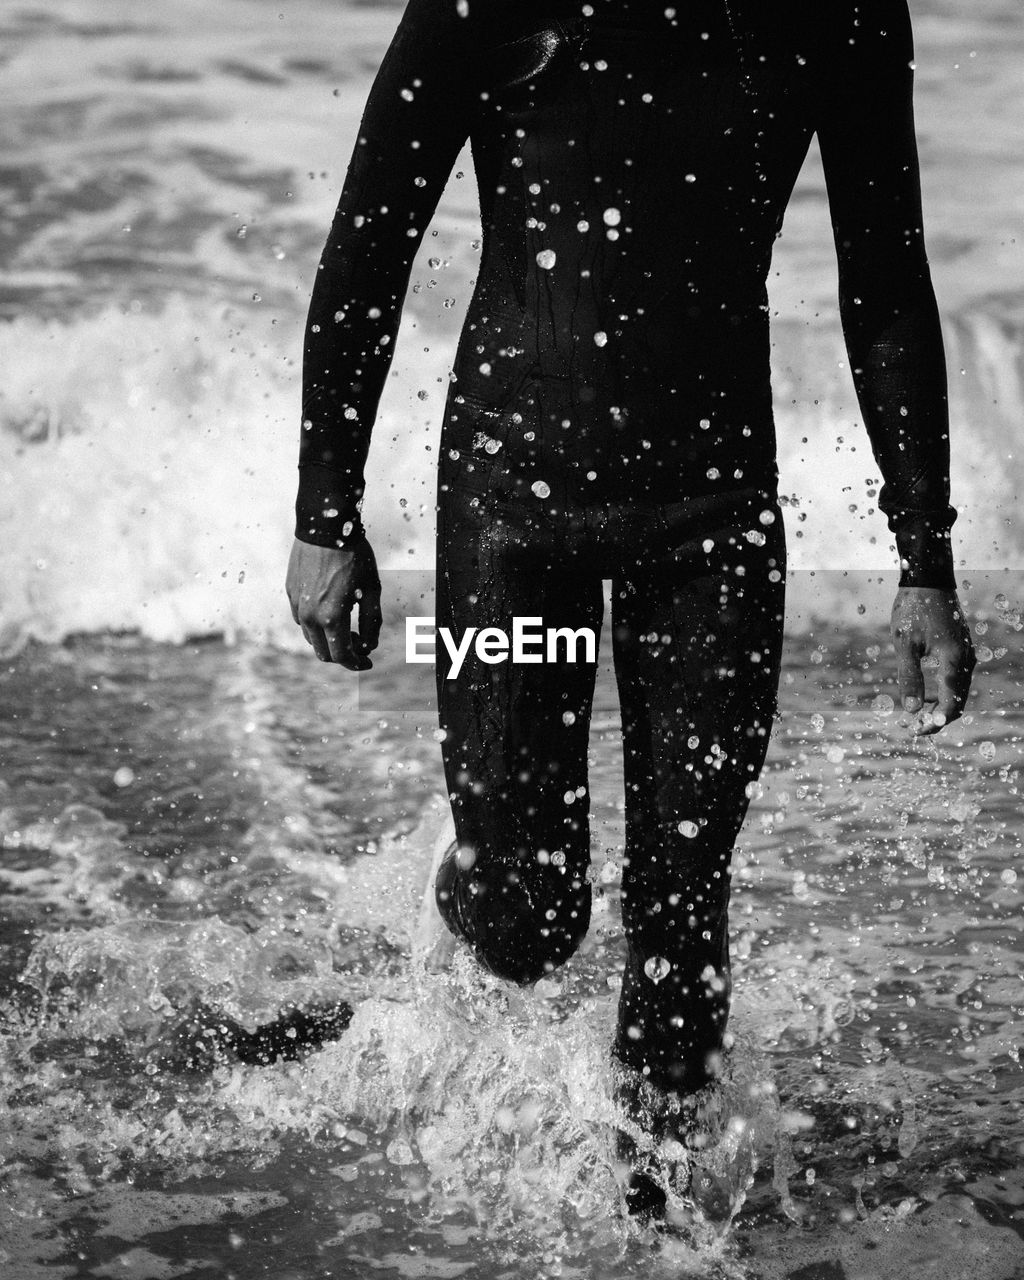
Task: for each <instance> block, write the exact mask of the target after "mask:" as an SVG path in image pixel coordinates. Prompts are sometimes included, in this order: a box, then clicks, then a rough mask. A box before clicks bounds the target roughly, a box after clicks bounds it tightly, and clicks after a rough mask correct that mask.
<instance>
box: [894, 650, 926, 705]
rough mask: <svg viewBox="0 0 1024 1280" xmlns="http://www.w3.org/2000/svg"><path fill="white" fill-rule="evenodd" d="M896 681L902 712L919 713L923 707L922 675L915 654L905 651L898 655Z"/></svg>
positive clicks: (919, 663)
mask: <svg viewBox="0 0 1024 1280" xmlns="http://www.w3.org/2000/svg"><path fill="white" fill-rule="evenodd" d="M897 679H898V681H899V688H900V696H901V698H902V701H903V709H904V711H919V710H920V709H921V708H922V707H923V706H924V675H923V674H922V671H921V659H920V658H919V657H918V656H917V654H914V653H910V652H908V651H907V650H906V649H904V650H903V651H902V652H901V653H900V654H899V663H898V676H897Z"/></svg>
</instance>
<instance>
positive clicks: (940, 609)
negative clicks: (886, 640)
mask: <svg viewBox="0 0 1024 1280" xmlns="http://www.w3.org/2000/svg"><path fill="white" fill-rule="evenodd" d="M890 633H891V635H892V643H893V646H894V647H895V649H896V658H897V662H898V664H899V672H898V680H899V689H900V700H901V703H902V706H903V709H904V711H907V712H909V713H911V714H912V715H914V714H916V716H917V718H916V720H915V721H914V723H913V726H912V732H913V733H914V735H915V736H919V735H922V734H927V733H938V731H939V730H940V729H941V728H942V727H943V726H944V725H947V724H949V723H950V721H951V720H956V719H958V718H959V717H960V715H961V713H962V712H963V709H964V705H965V704H966V702H967V695H968V693H969V691H970V688H971V673H972V672H973V671H974V667H975V664H976V662H977V657H976V655H975V652H974V644H973V643H972V641H971V632H970V628H969V627H968V625H967V619H966V615H965V614H964V610H963V606H962V605H961V604H960V601H959V600H958V599H957V594H956V592H955V591H950V590H946V589H944V588H939V587H901V588H900V589H899V591H898V592H897V593H896V600H895V603H894V604H893V607H892V620H891V623H890ZM922 658H926V659H931V661H930V662H927V663H925V665H926V666H933V667H935V677H936V680H937V686H938V689H937V696H936V697H935V698H933V699H929V701H930V702H933V703H934V704H935V705H934V706H933V707H931V708H928V707H926V705H925V698H926V695H925V686H924V672H923V671H922V663H921V659H922Z"/></svg>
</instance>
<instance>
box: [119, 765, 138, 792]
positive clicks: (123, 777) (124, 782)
mask: <svg viewBox="0 0 1024 1280" xmlns="http://www.w3.org/2000/svg"><path fill="white" fill-rule="evenodd" d="M134 781H135V770H134V769H129V768H128V766H127V765H126V764H123V765H122V766H121V768H120V769H117V770H116V771H115V772H114V786H115V787H130V786H131V785H132V783H133V782H134Z"/></svg>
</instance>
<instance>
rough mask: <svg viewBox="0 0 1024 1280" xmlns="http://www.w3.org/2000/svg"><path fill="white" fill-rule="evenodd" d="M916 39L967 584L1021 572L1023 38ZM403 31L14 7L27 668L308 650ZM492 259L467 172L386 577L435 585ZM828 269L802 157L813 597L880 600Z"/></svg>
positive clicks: (16, 290)
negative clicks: (318, 304)
mask: <svg viewBox="0 0 1024 1280" xmlns="http://www.w3.org/2000/svg"><path fill="white" fill-rule="evenodd" d="M912 9H913V13H914V17H915V22H916V39H917V63H918V71H917V116H918V127H919V133H920V144H921V155H922V165H923V186H924V198H925V216H926V220H927V221H926V234H927V242H928V246H929V254H930V258H931V262H932V269H933V276H934V280H935V286H936V292H937V296H938V298H939V302H940V308H941V310H942V312H943V316H944V325H945V333H946V340H947V355H948V363H949V378H950V388H951V407H952V417H953V446H954V466H953V485H954V501H955V503H956V505H957V506H958V508H959V509H960V518H959V520H958V522H957V525H956V527H955V530H954V536H955V540H956V552H957V557H958V560H959V561H960V562H961V564H962V565H963V566H964V567H965V568H967V569H970V570H976V571H979V570H1001V569H1005V568H1011V569H1020V568H1024V556H1022V545H1021V533H1020V529H1019V527H1018V525H1017V522H1016V519H1015V515H1016V508H1017V500H1018V496H1019V494H1020V493H1021V491H1022V486H1024V474H1022V462H1021V458H1020V450H1019V447H1018V436H1019V423H1020V421H1021V413H1022V410H1024V389H1022V382H1021V369H1022V365H1021V360H1020V348H1021V332H1022V325H1024V310H1022V296H1024V295H1022V284H1024V270H1022V246H1021V236H1020V226H1019V222H1020V219H1019V211H1020V208H1021V205H1022V203H1024V165H1022V164H1021V161H1020V156H1021V154H1022V147H1024V126H1022V125H1021V119H1022V113H1021V111H1020V100H1021V92H1022V91H1021V86H1020V74H1019V68H1020V62H1021V57H1022V56H1024V30H1022V28H1021V26H1020V23H1019V21H1018V14H1017V8H1016V5H1015V2H1014V0H972V4H971V5H970V6H969V7H967V6H963V5H959V4H953V3H952V2H951V0H915V2H914V4H913V5H912ZM398 12H399V11H398V9H397V8H396V7H395V6H393V5H380V4H366V3H363V4H356V3H351V2H349V0H331V2H330V3H328V2H327V0H302V3H296V2H295V0H292V2H291V3H289V4H287V5H286V4H284V3H279V4H274V3H271V2H270V0H231V2H230V3H226V4H221V5H210V4H207V3H200V0H168V3H166V4H163V5H161V6H159V8H157V9H152V10H150V9H147V10H146V11H145V12H143V10H142V9H141V8H140V6H139V5H138V4H137V3H134V2H133V0H47V3H46V4H45V5H42V4H40V5H35V6H33V5H31V4H29V3H27V2H26V3H25V4H19V3H17V0H12V3H10V4H8V5H6V6H5V7H4V10H3V13H2V15H0V32H2V35H3V42H4V46H3V47H4V55H3V56H4V66H3V74H4V100H5V110H4V113H3V120H2V121H0V166H2V169H3V172H4V175H5V179H6V183H5V187H6V189H7V191H8V198H7V200H6V202H5V209H4V219H3V224H2V229H0V237H2V244H3V249H4V252H3V253H2V254H0V315H2V316H3V317H4V319H5V320H6V323H4V324H2V325H0V359H2V361H3V367H4V379H3V383H2V386H0V449H2V451H3V455H2V461H3V466H2V468H0V482H2V484H3V489H2V490H0V493H2V498H0V535H2V536H0V611H2V627H3V633H2V635H0V641H2V646H3V648H5V649H6V650H8V651H13V650H16V649H17V647H18V646H19V645H20V644H22V643H24V641H25V640H26V639H27V638H29V637H35V638H37V639H43V640H55V639H59V638H60V637H62V636H63V635H66V634H68V633H69V632H72V633H73V632H77V631H94V630H96V629H98V628H104V627H107V628H116V629H125V628H133V629H137V630H138V631H140V632H141V633H142V634H143V635H146V636H148V637H150V638H152V639H156V640H181V639H183V638H185V637H186V636H189V635H203V634H209V633H210V632H222V633H225V634H227V635H229V636H231V635H236V634H239V633H243V632H244V633H245V634H246V635H249V636H251V637H254V638H257V639H260V640H272V641H274V642H275V643H279V644H294V643H300V644H301V638H300V639H299V640H298V642H296V635H297V632H296V630H295V628H294V626H293V624H292V621H291V617H290V614H289V611H288V607H287V604H286V602H285V600H284V597H283V594H282V591H281V577H282V568H281V566H282V564H283V563H284V561H285V559H286V557H287V551H288V545H289V540H290V536H291V523H292V516H291V504H292V501H293V497H294V482H295V475H294V465H295V454H296V447H297V438H298V432H299V415H298V410H297V404H298V393H299V362H300V356H301V341H302V322H303V319H304V314H305V305H306V301H307V299H308V293H309V288H310V285H311V281H312V278H313V274H314V272H315V270H316V264H317V260H318V257H319V252H320V248H321V246H322V243H323V240H324V238H325V236H326V230H327V226H328V224H329V220H330V216H331V213H332V211H333V207H334V203H335V201H336V199H337V194H338V191H339V188H340V184H341V182H342V179H343V177H344V172H345V168H346V166H347V164H348V159H349V154H350V151H351V147H352V145H353V142H354V135H355V129H356V125H357V122H358V117H359V113H360V111H361V109H362V104H363V101H364V99H365V94H366V91H367V89H368V85H369V79H370V77H371V76H372V74H373V72H374V69H375V68H376V66H377V64H378V62H379V59H380V57H381V55H382V53H383V50H384V48H385V47H386V44H387V40H388V39H389V37H390V33H391V32H392V31H393V29H394V26H395V24H396V22H397V19H398ZM478 248H479V226H478V223H477V213H476V208H475V192H474V184H473V175H472V168H471V164H470V159H469V156H468V154H465V155H464V156H463V157H462V158H461V159H460V161H459V162H458V163H457V164H456V167H455V171H454V173H453V176H452V179H451V181H450V183H449V187H448V191H447V193H446V195H445V197H444V200H443V202H442V206H441V208H440V210H439V212H438V216H437V218H436V220H435V224H434V226H433V228H432V230H431V232H430V233H429V235H428V236H427V238H426V240H425V243H424V246H423V253H422V255H421V257H420V259H419V262H418V264H417V266H416V267H415V268H414V271H413V280H412V287H411V292H410V294H409V299H408V304H407V309H406V315H405V327H404V329H403V331H402V334H401V336H400V339H399V342H398V346H397V349H396V355H395V363H394V367H393V377H392V378H391V379H390V380H389V385H388V387H387V390H386V392H385V396H384V401H383V404H382V410H381V416H380V419H379V423H378V426H377V429H376V438H375V442H374V449H373V451H372V453H371V469H370V477H369V490H368V496H367V500H366V511H365V517H366V520H367V523H368V526H369V528H370V529H371V531H372V536H373V539H374V543H375V546H376V548H377V550H378V552H379V555H380V558H381V560H382V562H383V563H384V564H385V565H386V566H387V567H388V568H389V569H393V570H398V569H412V568H430V567H431V565H432V553H431V546H432V538H433V518H434V513H433V503H434V490H433V465H434V460H435V458H436V445H437V436H438V431H439V425H440V418H441V411H442V406H443V401H444V394H445V390H446V387H447V373H448V368H449V362H450V359H451V357H452V355H453V352H454V343H455V339H456V336H457V333H458V329H459V326H460V325H461V318H462V315H463V314H464V310H465V306H466V304H467V303H468V300H469V293H470V289H471V281H472V279H473V276H474V273H475V268H476V263H477V261H478ZM431 259H436V260H438V261H439V262H440V265H439V266H438V267H436V268H432V267H430V265H429V261H430V260H431ZM834 259H835V253H834V249H833V247H832V243H831V229H830V224H829V220H828V213H827V205H826V201H825V194H824V184H823V181H822V177H821V172H820V165H819V164H818V163H817V161H816V158H815V156H812V157H811V159H810V160H809V161H808V164H807V166H806V168H805V171H804V173H803V175H802V176H801V179H800V183H799V185H798V188H797V190H796V192H795V193H794V197H793V200H792V203H791V205H790V209H789V211H788V213H787V220H786V225H785V228H784V233H783V236H782V238H781V240H780V241H779V243H778V245H777V249H776V257H775V263H774V267H773V274H772V277H771V295H770V296H771V302H772V308H773V313H774V314H773V342H774V355H773V362H774V363H773V367H774V385H775V391H776V403H777V416H778V434H779V439H780V468H781V473H782V492H783V493H785V494H786V495H787V498H788V499H789V500H790V502H791V504H792V511H791V515H792V519H791V524H792V536H791V539H790V540H791V544H792V567H793V568H794V569H795V570H797V571H798V574H799V575H803V574H804V573H809V572H811V571H819V570H828V571H835V572H836V573H841V572H842V571H844V570H858V571H859V570H864V571H867V570H872V571H879V572H880V573H882V574H884V575H889V577H888V578H887V579H886V581H887V582H891V581H892V576H891V575H892V574H893V571H894V567H895V565H896V556H895V551H894V548H893V545H892V539H891V537H890V535H889V533H888V530H887V529H886V526H885V522H884V520H883V519H882V518H881V517H880V515H879V514H878V512H877V510H876V509H875V507H874V503H873V501H872V498H871V497H870V496H868V490H869V489H871V488H873V487H874V486H873V485H872V484H871V483H870V482H872V481H877V479H878V477H877V475H876V468H875V464H874V462H873V460H872V458H871V454H870V450H869V448H868V442H867V436H866V433H865V431H864V429H863V426H862V424H861V423H860V421H859V412H858V409H857V406H856V402H855V397H854V394H853V389H852V386H851V384H850V381H849V373H848V370H847V369H846V363H845V361H846V357H845V351H844V349H843V344H842V337H841V332H840V330H839V323H838V316H837V304H836V285H835V265H834ZM420 393H425V398H424V399H422V400H421V399H420V398H419V395H420ZM856 594H857V593H856V592H855V591H849V590H847V591H846V592H845V593H844V592H842V591H841V590H839V594H838V595H837V594H836V590H835V589H834V588H833V586H831V585H827V584H825V583H822V582H819V583H816V584H811V587H810V588H809V598H808V602H807V606H806V608H805V607H804V606H803V605H802V604H801V605H800V607H799V608H797V609H796V610H795V612H794V614H793V625H794V626H801V625H809V623H810V619H812V618H813V617H814V616H815V615H817V616H819V617H830V616H833V614H834V613H835V612H836V609H837V608H838V609H839V610H840V612H845V613H847V614H849V613H850V612H851V611H852V609H853V608H854V607H855V603H854V602H855V600H856Z"/></svg>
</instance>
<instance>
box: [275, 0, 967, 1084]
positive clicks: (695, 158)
mask: <svg viewBox="0 0 1024 1280" xmlns="http://www.w3.org/2000/svg"><path fill="white" fill-rule="evenodd" d="M912 56H913V50H912V39H911V31H910V21H909V16H908V12H907V7H906V0H857V2H855V0H827V3H825V2H823V0H686V3H685V4H684V3H677V4H675V5H671V4H666V3H664V0H590V3H588V4H586V3H580V2H579V0H571V2H569V0H566V2H563V0H544V2H543V3H538V2H536V0H409V3H408V5H407V8H406V11H405V14H404V17H403V19H402V22H401V25H400V27H399V29H398V33H397V35H396V37H395V39H394V41H393V43H392V45H391V47H390V49H389V50H388V53H387V55H386V57H385V59H384V62H383V65H382V67H381V69H380V73H379V75H378V77H377V79H376V81H375V83H374V86H373V89H372V92H371V95H370V98H369V101H368V103H367V107H366V111H365V114H364V116H363V119H362V123H361V125H360V129H359V139H358V143H357V146H356V149H355V153H354V156H353V159H352V163H351V166H350V168H349V172H348V177H347V179H346V182H345V187H344V190H343V193H342V196H341V201H340V204H339V206H338V212H337V215H336V217H335V220H334V224H333V226H332V229H331V233H330V236H329V239H328V243H327V246H326V249H325V251H324V255H323V259H322V262H321V269H320V272H319V275H318V277H317V281H316V285H315V288H314V292H313V298H312V302H311V306H310V313H309V324H308V329H307V335H306V348H305V364H304V396H303V418H304V421H303V431H302V443H301V456H300V476H301V483H300V493H299V500H298V504H297V516H298V522H297V528H296V535H297V537H299V538H300V539H302V540H305V541H307V542H312V543H317V544H319V545H323V546H336V545H341V544H344V543H345V542H348V541H351V540H353V539H358V538H361V537H362V536H364V535H363V532H362V527H361V524H360V522H359V514H358V502H359V499H360V498H361V496H362V492H363V484H364V481H363V467H364V463H365V459H366V454H367V449H368V445H369V438H370V431H371V427H372V424H373V420H374V416H375V413H376V409H377V403H378V400H379V397H380V393H381V390H382V388H383V385H384V380H385V377H386V374H387V371H388V367H389V364H390V360H391V356H392V353H393V350H394V345H395V335H396V332H397V327H398V321H399V315H400V312H401V309H402V303H403V299H404V295H405V291H406V286H407V283H408V279H409V273H410V269H411V264H412V260H413V257H414V254H415V252H416V250H417V248H418V246H419V243H420V241H421V239H422V237H423V234H424V231H425V230H426V227H427V224H428V222H429V220H430V217H431V215H432V213H433V211H434V208H435V205H436V203H437V200H438V198H439V196H440V194H441V191H442V190H443V187H444V185H445V182H446V180H447V178H448V176H449V172H450V170H451V167H452V164H453V162H454V160H455V157H456V155H457V153H458V151H459V150H460V148H461V146H462V144H463V143H464V141H465V140H466V138H467V137H469V138H470V139H471V141H472V148H473V158H474V165H475V169H476V176H477V180H478V183H479V191H480V204H481V213H482V223H483V232H484V240H483V254H482V260H481V264H480V271H479V277H478V281H477V284H476V289H475V292H474V294H473V298H472V301H471V303H470V306H469V311H468V315H467V318H466V322H465V326H464V329H463V332H462V335H461V339H460V343H459V348H458V353H457V356H456V361H455V366H454V374H455V379H454V381H453V382H452V385H451V387H450V391H449V395H448V400H447V405H446V409H445V418H444V423H443V431H442V441H441V458H440V467H439V489H438V511H439V516H438V578H437V592H438V598H437V606H436V614H437V621H438V625H445V626H448V627H450V628H451V629H452V630H453V631H455V632H457V633H459V634H461V633H462V632H463V630H464V629H465V628H466V627H469V626H477V627H483V626H499V627H501V628H502V629H503V630H505V631H511V629H512V626H511V619H512V617H514V616H517V615H519V616H539V617H542V619H543V623H544V625H545V626H571V627H572V628H574V629H575V628H579V627H584V626H591V627H595V628H597V627H599V625H600V616H601V611H602V586H601V584H602V579H603V578H611V579H612V599H613V627H612V643H613V652H614V659H615V666H616V674H617V678H618V682H619V689H620V697H621V703H622V716H623V731H624V742H625V770H626V839H627V843H626V863H625V870H624V879H623V911H624V921H625V928H626V935H627V941H628V948H629V958H628V962H627V967H626V972H625V975H624V980H623V988H622V996H621V1006H620V1019H619V1030H618V1035H617V1039H616V1046H615V1050H616V1053H617V1055H618V1056H619V1058H621V1059H622V1061H623V1062H625V1063H627V1064H629V1065H632V1066H633V1067H635V1068H637V1069H639V1070H643V1071H644V1072H645V1073H646V1074H649V1076H650V1077H651V1079H652V1080H653V1081H654V1082H656V1083H659V1084H663V1085H672V1086H676V1087H678V1088H680V1089H690V1088H695V1087H697V1086H699V1085H700V1084H701V1083H702V1082H703V1081H704V1080H705V1079H706V1077H707V1075H708V1073H709V1072H712V1071H713V1069H714V1061H713V1057H710V1058H709V1055H713V1054H714V1052H715V1051H716V1050H717V1049H718V1048H719V1047H720V1046H721V1043H722V1033H723V1031H724V1026H725V1019H726V1017H727V1013H728V997H729V973H728V931H727V915H726V907H727V903H728V894H729V858H730V854H731V850H732V847H733V842H734V840H735V838H736V835H737V833H738V830H739V828H740V825H741V823H742V820H743V817H744V814H745V812H746V808H747V805H748V803H749V790H750V783H752V782H753V781H754V780H755V779H756V777H757V774H758V772H759V771H760V768H761V766H762V763H763V760H764V755H765V751H766V748H767V744H768V737H769V733H770V730H771V722H772V718H773V715H774V712H775V706H776V694H777V686H778V676H779V657H780V650H781V637H782V621H783V604H784V600H783V597H784V588H785V569H786V565H785V537H784V528H783V520H782V512H781V510H780V509H779V506H778V502H777V470H776V461H775V447H776V442H775V430H774V423H773V417H772V401H771V384H770V369H769V327H768V326H769V318H768V311H767V298H766V292H765V280H766V276H767V272H768V269H769V264H770V259H771V252H772V246H773V242H774V240H775V238H776V236H777V234H778V232H779V229H780V227H781V224H782V218H783V213H784V210H785V207H786V203H787V201H788V198H789V196H790V193H791V191H792V189H793V185H794V183H795V180H796V177H797V173H798V171H799V169H800V167H801V164H802V162H803V160H804V157H805V154H806V152H807V148H808V145H809V143H810V140H811V137H812V135H813V134H814V133H815V131H817V133H818V135H819V140H820V146H821V151H822V156H823V160H824V165H825V175H826V180H827V184H828V194H829V202H830V208H831V214H832V220H833V224H834V228H835V236H836V245H837V250H838V255H839V267H840V275H839V280H840V298H839V301H840V307H841V315H842V321H843V326H844V332H845V336H846V340H847V345H848V350H849V355H850V366H851V369H852V371H853V376H854V381H855V385H856V388H857V393H858V396H859V399H860V405H861V409H862V413H863V416H864V419H865V423H866V426H867V429H868V432H869V436H870V440H871V444H872V447H873V450H874V453H875V457H876V460H877V463H878V466H879V469H880V471H881V473H882V475H883V479H884V484H883V487H882V490H881V492H880V495H879V500H878V501H879V507H880V509H881V510H882V511H883V512H884V513H885V515H886V516H887V518H888V520H889V526H890V529H891V530H892V531H893V532H894V534H895V537H896V541H897V545H898V549H899V552H900V555H901V560H902V566H901V578H900V581H901V584H902V585H905V586H936V587H953V586H954V585H955V583H954V579H953V570H952V557H951V552H950V543H949V528H950V525H951V524H952V522H953V520H954V519H955V516H956V513H955V511H954V509H953V508H952V507H951V506H950V505H949V441H948V418H947V405H946V375H945V363H944V356H943V348H942V339H941V333H940V326H939V318H938V314H937V309H936V304H935V298H934V294H933V291H932V286H931V281H930V276H929V271H928V263H927V258H926V256H925V248H924V240H923V234H922V228H921V204H920V187H919V177H918V167H917V155H916V147H915V140H914V126H913V113H912V105H911V96H912V69H911V59H912ZM439 652H442V651H441V650H440V649H439ZM594 670H595V669H594V666H593V664H587V663H580V664H576V665H571V664H568V663H564V662H563V663H558V664H539V665H525V664H513V663H511V662H504V663H499V664H496V665H487V664H484V663H482V662H480V661H478V660H476V659H473V658H470V659H468V660H467V662H466V665H465V666H464V668H463V671H462V673H461V675H460V676H459V678H458V679H456V680H448V679H447V678H446V676H447V672H448V667H447V664H446V663H445V662H443V661H440V660H439V662H438V668H437V678H438V692H439V698H440V720H441V725H442V727H443V728H444V729H445V731H446V739H445V742H444V744H443V748H442V750H443V755H444V763H445V770H446V776H447V780H448V785H449V790H450V793H451V797H452V805H453V812H454V816H455V823H456V831H457V834H458V837H459V840H460V843H461V845H462V846H463V848H464V849H465V850H467V851H468V853H467V856H466V858H465V861H466V862H467V863H468V862H469V860H470V858H472V859H473V864H472V866H471V867H466V868H464V869H463V870H461V871H459V873H458V874H457V875H456V876H454V877H453V876H452V875H449V877H448V880H449V881H450V883H448V882H446V884H445V885H444V886H442V894H441V897H442V909H443V912H444V914H445V916H446V918H447V919H448V921H449V923H450V924H451V925H452V927H453V928H455V929H457V930H458V931H459V932H461V933H462V934H463V935H464V936H465V937H466V938H467V939H468V941H469V942H470V943H471V945H472V946H473V947H474V949H475V950H476V952H477V954H478V955H479V956H480V958H481V960H482V961H483V962H484V963H485V964H488V965H489V966H490V967H491V968H493V969H494V970H495V971H497V972H499V973H502V974H504V975H506V976H508V977H510V978H512V979H515V980H518V981H532V980H535V979H536V978H537V977H539V976H540V975H541V974H543V973H544V972H547V971H550V969H551V968H553V967H554V966H555V965H557V964H559V963H561V962H562V961H563V960H564V959H566V958H567V956H568V955H570V954H571V953H572V951H573V950H574V949H575V947H576V946H577V945H578V943H579V940H580V939H581V938H582V936H583V934H584V932H585V930H586V927H587V923H588V919H589V912H590V885H589V882H588V879H587V868H588V861H589V829H588V822H587V811H588V803H589V796H588V793H587V790H586V787H587V769H586V752H587V736H588V729H589V718H590V706H591V698H592V692H593V682H594Z"/></svg>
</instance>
